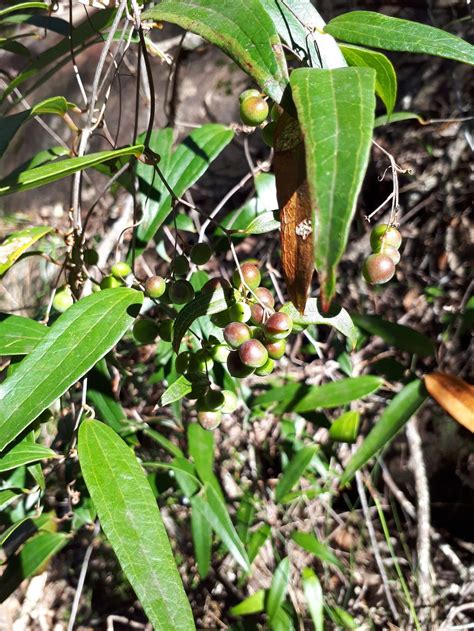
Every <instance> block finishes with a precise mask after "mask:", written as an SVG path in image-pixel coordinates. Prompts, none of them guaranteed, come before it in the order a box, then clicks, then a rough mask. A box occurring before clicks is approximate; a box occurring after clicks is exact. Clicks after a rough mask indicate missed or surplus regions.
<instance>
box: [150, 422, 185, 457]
mask: <svg viewBox="0 0 474 631" xmlns="http://www.w3.org/2000/svg"><path fill="white" fill-rule="evenodd" d="M143 431H144V432H145V434H146V435H147V436H149V437H150V438H152V439H153V440H154V441H156V442H157V443H158V444H159V445H161V446H162V447H163V448H164V449H166V451H167V452H168V453H170V454H171V455H172V456H175V457H176V458H184V454H183V452H182V451H181V449H180V448H179V447H178V445H175V444H174V443H173V442H171V440H169V439H168V438H166V437H165V436H163V435H162V434H160V433H159V432H156V431H155V430H154V429H150V428H149V427H146V428H145V429H144V430H143Z"/></svg>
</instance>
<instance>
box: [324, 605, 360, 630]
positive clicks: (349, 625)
mask: <svg viewBox="0 0 474 631" xmlns="http://www.w3.org/2000/svg"><path fill="white" fill-rule="evenodd" d="M326 611H327V613H328V615H329V617H330V618H331V620H332V621H333V622H334V624H335V625H336V628H337V629H354V631H357V629H360V625H359V623H358V622H357V620H356V619H355V618H353V617H352V616H351V614H350V613H349V612H347V611H346V610H345V609H343V608H342V607H326Z"/></svg>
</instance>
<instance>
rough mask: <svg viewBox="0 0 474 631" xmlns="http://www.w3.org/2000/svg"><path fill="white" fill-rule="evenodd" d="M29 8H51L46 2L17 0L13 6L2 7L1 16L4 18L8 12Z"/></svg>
mask: <svg viewBox="0 0 474 631" xmlns="http://www.w3.org/2000/svg"><path fill="white" fill-rule="evenodd" d="M27 9H43V10H45V11H47V10H48V9H49V5H48V4H47V3H46V2H16V3H15V4H13V5H12V6H9V7H5V8H4V9H1V10H0V18H3V16H5V15H7V14H8V13H12V12H13V11H26V10H27Z"/></svg>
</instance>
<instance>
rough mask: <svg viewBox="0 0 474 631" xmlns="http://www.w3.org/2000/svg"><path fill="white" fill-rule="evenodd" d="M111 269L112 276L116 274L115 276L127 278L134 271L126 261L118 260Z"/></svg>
mask: <svg viewBox="0 0 474 631" xmlns="http://www.w3.org/2000/svg"><path fill="white" fill-rule="evenodd" d="M110 271H111V272H112V276H115V278H125V277H126V276H128V275H129V274H131V273H132V268H131V267H130V265H129V264H128V263H126V262H125V261H118V262H117V263H115V264H114V265H112V267H111V268H110Z"/></svg>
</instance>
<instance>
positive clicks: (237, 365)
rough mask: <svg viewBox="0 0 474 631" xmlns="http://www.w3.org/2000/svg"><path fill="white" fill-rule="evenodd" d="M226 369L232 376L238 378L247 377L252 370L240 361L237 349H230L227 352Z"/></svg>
mask: <svg viewBox="0 0 474 631" xmlns="http://www.w3.org/2000/svg"><path fill="white" fill-rule="evenodd" d="M227 370H228V371H229V373H230V374H231V375H232V377H237V378H238V379H243V378H244V377H248V376H249V375H251V374H252V373H253V372H254V369H253V368H251V367H250V366H246V365H245V364H244V363H243V362H242V360H241V359H240V356H239V351H231V352H230V353H229V357H228V358H227Z"/></svg>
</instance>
